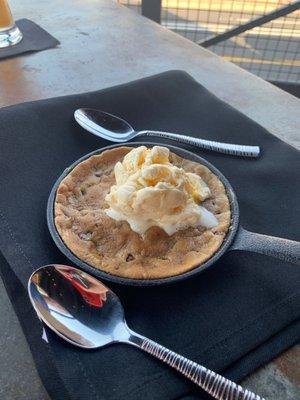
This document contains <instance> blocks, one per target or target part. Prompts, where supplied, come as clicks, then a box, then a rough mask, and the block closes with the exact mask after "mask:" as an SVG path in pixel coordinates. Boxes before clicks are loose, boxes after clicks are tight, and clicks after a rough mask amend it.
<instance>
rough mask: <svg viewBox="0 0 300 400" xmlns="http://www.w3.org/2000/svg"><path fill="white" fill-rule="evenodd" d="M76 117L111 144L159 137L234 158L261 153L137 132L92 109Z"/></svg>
mask: <svg viewBox="0 0 300 400" xmlns="http://www.w3.org/2000/svg"><path fill="white" fill-rule="evenodd" d="M74 117H75V119H76V121H77V122H78V124H79V125H80V126H82V127H83V128H84V129H86V130H87V131H89V132H91V133H93V134H94V135H96V136H100V137H102V138H103V139H106V140H110V141H111V142H118V143H120V142H128V141H129V140H131V139H133V138H135V137H137V136H158V137H162V138H166V139H171V140H175V141H177V142H182V143H186V144H190V145H193V146H198V147H201V148H202V149H207V150H212V151H217V152H219V153H225V154H231V155H234V156H244V157H258V156H259V153H260V148H259V146H244V145H239V144H230V143H222V142H215V141H213V140H204V139H198V138H195V137H191V136H186V135H179V134H177V133H170V132H161V131H150V130H144V131H135V130H134V129H133V127H132V126H131V125H130V124H129V123H128V122H126V121H125V120H124V119H121V118H119V117H116V116H115V115H112V114H108V113H106V112H104V111H100V110H94V109H92V108H79V109H78V110H76V111H75V112H74Z"/></svg>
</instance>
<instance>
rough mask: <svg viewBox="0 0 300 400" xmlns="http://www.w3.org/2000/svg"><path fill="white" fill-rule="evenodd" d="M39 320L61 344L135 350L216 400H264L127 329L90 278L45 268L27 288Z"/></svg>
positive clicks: (111, 299)
mask: <svg viewBox="0 0 300 400" xmlns="http://www.w3.org/2000/svg"><path fill="white" fill-rule="evenodd" d="M28 293H29V297H30V300H31V303H32V305H33V307H34V309H35V311H36V312H37V314H38V317H39V318H40V319H41V320H42V321H43V322H44V323H45V324H46V325H47V326H48V327H49V328H51V329H52V330H53V331H54V332H56V333H57V334H58V335H59V336H61V337H62V338H63V339H65V340H67V341H68V342H70V343H72V344H74V345H75V346H79V347H82V348H85V349H95V348H101V347H103V346H106V345H108V344H111V343H127V344H130V345H133V346H135V347H138V348H140V349H142V350H144V351H145V352H147V353H149V354H151V355H153V356H154V357H156V358H158V359H159V360H161V361H163V362H165V363H166V364H168V365H169V366H171V367H173V368H175V369H176V370H177V371H179V372H181V373H182V374H183V375H184V376H185V377H187V378H188V379H190V380H191V381H192V382H194V383H195V384H196V385H198V386H200V387H201V388H202V389H204V390H205V391H206V392H208V393H209V394H211V395H212V396H213V397H214V398H216V399H219V400H231V399H232V400H233V399H239V400H264V399H263V398H261V397H259V396H257V395H255V394H254V393H252V392H250V391H248V390H245V389H243V388H242V387H241V386H239V385H237V384H235V383H234V382H231V381H230V380H228V379H226V378H224V377H222V376H221V375H218V374H216V373H215V372H213V371H211V370H209V369H207V368H205V367H202V366H201V365H199V364H196V363H195V362H193V361H190V360H188V359H187V358H184V357H182V356H180V355H179V354H176V353H174V352H173V351H171V350H168V349H167V348H165V347H163V346H161V345H159V344H157V343H155V342H154V341H152V340H150V339H147V338H146V337H144V336H141V335H139V334H137V333H135V332H133V331H132V330H131V329H129V328H128V326H127V324H126V321H125V318H124V311H123V307H122V305H121V303H120V301H119V299H118V297H117V296H116V295H115V294H114V293H113V292H112V291H111V290H110V289H108V288H107V287H106V286H104V285H103V284H102V283H101V282H100V281H99V280H97V279H96V278H94V277H92V276H91V275H89V274H87V273H85V272H83V271H81V270H79V269H77V268H73V267H69V266H66V265H57V264H53V265H46V266H44V267H41V268H39V269H38V270H36V271H35V272H34V273H33V274H32V275H31V277H30V279H29V282H28Z"/></svg>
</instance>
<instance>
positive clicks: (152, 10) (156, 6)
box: [142, 0, 162, 24]
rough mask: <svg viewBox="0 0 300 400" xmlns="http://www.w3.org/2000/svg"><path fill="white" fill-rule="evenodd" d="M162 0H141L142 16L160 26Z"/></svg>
mask: <svg viewBox="0 0 300 400" xmlns="http://www.w3.org/2000/svg"><path fill="white" fill-rule="evenodd" d="M161 2H162V0H142V15H144V16H145V17H147V18H150V19H152V21H155V22H158V23H159V24H160V18H161Z"/></svg>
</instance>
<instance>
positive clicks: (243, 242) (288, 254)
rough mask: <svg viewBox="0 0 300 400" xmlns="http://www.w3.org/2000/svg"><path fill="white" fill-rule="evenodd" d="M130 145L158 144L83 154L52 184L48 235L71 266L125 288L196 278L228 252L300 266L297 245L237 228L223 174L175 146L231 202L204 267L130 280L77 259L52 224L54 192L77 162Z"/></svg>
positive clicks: (233, 198) (235, 209)
mask: <svg viewBox="0 0 300 400" xmlns="http://www.w3.org/2000/svg"><path fill="white" fill-rule="evenodd" d="M124 145H125V146H129V147H137V146H141V145H146V146H155V145H159V143H152V142H146V143H145V142H143V143H141V142H134V143H126V144H117V145H112V146H107V147H103V148H102V149H99V150H96V151H93V152H92V153H89V154H86V155H85V156H83V157H82V158H80V159H79V160H77V161H75V163H74V164H72V165H71V166H70V167H68V168H67V169H66V170H65V171H64V172H63V173H62V175H61V176H60V177H59V178H58V180H57V181H56V182H55V184H54V186H53V188H52V191H51V193H50V196H49V199H48V205H47V222H48V228H49V231H50V234H51V236H52V238H53V240H54V242H55V244H56V245H57V247H58V248H59V249H60V250H61V252H62V253H63V254H64V255H65V256H67V257H68V258H69V259H70V260H71V261H72V262H73V263H74V264H76V265H77V266H79V267H80V268H82V269H83V270H85V271H86V272H89V273H91V274H93V275H95V276H97V277H99V278H101V279H105V280H108V281H112V282H116V283H121V284H126V285H135V286H153V285H162V284H168V283H173V282H177V281H180V280H183V279H186V278H189V277H191V276H194V275H197V274H199V273H200V272H203V271H205V270H206V269H207V268H209V267H210V266H211V265H213V264H214V263H215V262H216V261H217V260H218V259H219V258H220V257H222V255H223V254H224V253H226V252H227V251H231V250H246V251H251V252H255V253H261V254H265V255H268V256H273V257H277V258H279V259H281V260H284V261H287V262H292V263H294V264H298V265H300V242H296V241H292V240H288V239H281V238H277V237H272V236H266V235H261V234H259V233H253V232H249V231H246V230H245V229H243V228H242V227H241V226H240V225H239V207H238V202H237V198H236V195H235V193H234V191H233V189H232V187H231V185H230V183H229V182H228V180H227V179H226V178H225V176H224V175H223V174H221V172H220V171H219V170H217V169H216V168H215V167H214V166H213V165H212V164H210V163H209V162H208V161H206V160H204V159H203V158H202V157H199V156H198V155H196V154H194V153H191V152H189V151H187V150H184V149H180V148H179V147H176V146H170V145H165V144H164V146H166V147H168V148H169V149H170V150H171V151H172V152H173V153H176V154H178V155H179V156H180V157H183V158H186V159H189V160H191V161H195V162H198V163H200V164H203V165H205V166H207V167H208V168H209V169H210V170H211V171H212V172H213V173H214V174H215V175H217V176H218V178H219V179H220V180H221V181H222V183H223V184H224V186H225V188H226V192H227V196H228V198H229V201H230V207H231V226H230V228H229V230H228V233H227V235H226V238H225V240H224V242H223V244H222V246H221V247H220V249H219V250H218V251H217V252H216V253H215V254H214V255H213V256H212V257H211V258H210V259H209V260H208V261H206V262H205V263H204V264H202V265H200V266H199V267H196V268H194V269H192V270H191V271H188V272H185V273H183V274H180V275H176V276H171V277H167V278H161V279H149V280H146V279H131V278H122V277H118V276H115V275H111V274H108V273H106V272H103V271H100V270H98V269H96V268H94V267H92V266H91V265H89V264H87V263H85V262H84V261H82V260H80V259H79V258H78V257H76V256H75V255H74V254H73V253H72V252H71V251H70V250H69V249H68V247H67V246H66V245H65V244H64V242H63V241H62V239H61V237H60V236H59V234H58V232H57V230H56V227H55V224H54V201H55V196H56V190H57V188H58V186H59V184H60V182H61V181H62V180H63V179H64V178H65V176H66V175H68V174H69V172H70V171H71V170H72V169H73V168H74V167H75V166H76V165H77V164H79V163H80V162H82V161H84V160H86V159H87V158H89V157H91V156H93V155H95V154H99V153H101V152H103V151H105V150H108V149H114V148H116V147H120V146H124Z"/></svg>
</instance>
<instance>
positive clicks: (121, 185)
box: [105, 146, 218, 235]
mask: <svg viewBox="0 0 300 400" xmlns="http://www.w3.org/2000/svg"><path fill="white" fill-rule="evenodd" d="M114 173H115V179H116V185H114V186H112V187H111V190H110V193H109V194H108V195H107V196H106V198H105V200H106V201H107V203H108V205H109V209H107V210H106V213H107V215H108V216H110V217H111V218H113V219H115V220H117V221H127V222H128V223H129V225H130V227H131V229H132V230H133V231H135V232H137V233H139V234H141V235H143V234H144V233H145V232H146V231H147V229H149V228H150V227H151V226H158V227H160V228H161V229H163V230H164V231H165V232H166V233H167V234H169V235H172V234H174V233H175V232H176V231H178V230H181V229H186V228H188V227H196V226H199V225H202V226H205V227H207V228H212V227H214V226H216V225H218V220H217V219H216V217H215V216H214V215H213V214H212V213H211V212H209V211H208V210H206V209H205V208H204V207H202V206H200V205H199V204H200V203H201V202H202V201H204V200H205V199H206V198H208V197H210V195H211V193H210V189H209V187H208V186H207V185H206V183H205V182H204V181H203V180H202V179H201V177H200V176H198V175H196V174H193V173H190V172H185V171H184V170H183V169H182V168H178V167H176V166H175V165H173V164H171V163H170V161H169V149H167V148H166V147H160V146H154V147H153V148H151V149H147V148H146V147H145V146H140V147H137V148H134V149H133V150H131V151H130V152H129V153H128V154H126V156H125V157H124V159H123V161H122V162H118V163H117V164H116V165H115V168H114Z"/></svg>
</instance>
